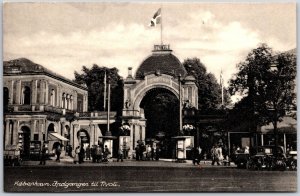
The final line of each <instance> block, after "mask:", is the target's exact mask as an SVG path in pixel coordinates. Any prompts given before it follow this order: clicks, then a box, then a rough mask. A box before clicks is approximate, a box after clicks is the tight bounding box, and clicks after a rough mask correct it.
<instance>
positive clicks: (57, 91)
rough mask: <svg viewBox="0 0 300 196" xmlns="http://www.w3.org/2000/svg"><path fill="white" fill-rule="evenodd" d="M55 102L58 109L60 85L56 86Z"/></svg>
mask: <svg viewBox="0 0 300 196" xmlns="http://www.w3.org/2000/svg"><path fill="white" fill-rule="evenodd" d="M56 89H57V90H56V102H55V105H56V106H57V107H60V104H61V99H60V98H61V95H60V85H57V88H56Z"/></svg>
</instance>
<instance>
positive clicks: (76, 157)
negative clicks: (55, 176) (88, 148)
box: [74, 146, 80, 164]
mask: <svg viewBox="0 0 300 196" xmlns="http://www.w3.org/2000/svg"><path fill="white" fill-rule="evenodd" d="M79 153H80V147H79V146H77V147H76V149H75V155H74V163H75V164H77V163H79Z"/></svg>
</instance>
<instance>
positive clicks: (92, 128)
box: [90, 124, 95, 146]
mask: <svg viewBox="0 0 300 196" xmlns="http://www.w3.org/2000/svg"><path fill="white" fill-rule="evenodd" d="M94 144H95V125H93V124H91V125H90V146H92V145H94Z"/></svg>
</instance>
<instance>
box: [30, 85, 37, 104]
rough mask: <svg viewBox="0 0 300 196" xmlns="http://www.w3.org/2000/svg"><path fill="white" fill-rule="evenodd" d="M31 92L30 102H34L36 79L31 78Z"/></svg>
mask: <svg viewBox="0 0 300 196" xmlns="http://www.w3.org/2000/svg"><path fill="white" fill-rule="evenodd" d="M31 89H32V90H31V92H32V96H31V103H32V104H36V98H37V80H32V82H31Z"/></svg>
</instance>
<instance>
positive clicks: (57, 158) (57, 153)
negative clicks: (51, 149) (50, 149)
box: [55, 144, 61, 162]
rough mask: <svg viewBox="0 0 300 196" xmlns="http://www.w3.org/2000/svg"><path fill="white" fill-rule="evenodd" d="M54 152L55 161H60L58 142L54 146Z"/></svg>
mask: <svg viewBox="0 0 300 196" xmlns="http://www.w3.org/2000/svg"><path fill="white" fill-rule="evenodd" d="M55 154H56V161H57V162H60V154H61V147H60V144H58V145H57V146H56V149H55Z"/></svg>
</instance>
